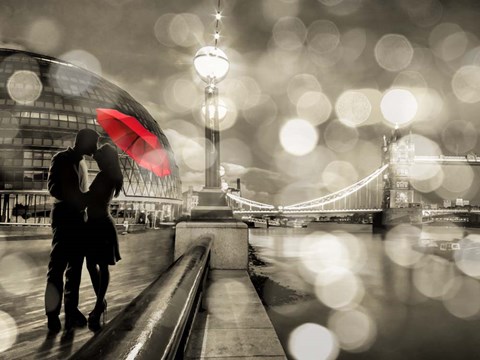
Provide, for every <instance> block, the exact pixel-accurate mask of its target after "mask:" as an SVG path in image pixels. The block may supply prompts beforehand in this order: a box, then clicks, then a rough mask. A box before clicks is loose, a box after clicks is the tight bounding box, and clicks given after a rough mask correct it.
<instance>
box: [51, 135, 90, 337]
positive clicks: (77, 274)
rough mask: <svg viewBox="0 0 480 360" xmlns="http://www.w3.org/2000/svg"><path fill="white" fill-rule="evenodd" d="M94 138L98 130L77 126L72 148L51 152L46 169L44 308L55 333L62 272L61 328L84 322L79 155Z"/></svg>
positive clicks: (84, 178) (83, 172) (84, 181)
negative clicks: (48, 227) (48, 236)
mask: <svg viewBox="0 0 480 360" xmlns="http://www.w3.org/2000/svg"><path fill="white" fill-rule="evenodd" d="M98 138H99V134H98V133H97V132H96V131H94V130H92V129H82V130H80V131H79V132H78V133H77V136H76V138H75V146H74V147H73V148H70V147H69V148H68V149H66V150H64V151H60V152H59V153H57V154H55V155H54V156H53V158H52V162H51V165H50V170H49V173H48V191H49V192H50V194H51V195H52V196H53V197H54V198H55V203H54V206H53V209H52V233H53V239H52V250H51V253H50V262H49V264H48V272H47V288H46V290H45V311H46V314H47V318H48V329H49V331H50V332H51V333H58V332H59V331H60V329H61V323H60V319H59V314H60V309H61V306H62V294H63V276H64V274H65V295H64V297H65V298H64V302H65V303H64V310H65V331H67V332H68V331H71V330H72V329H73V328H74V327H75V326H80V327H82V326H85V325H86V324H87V321H86V318H85V316H84V315H83V314H82V313H81V312H80V311H79V310H78V296H79V287H80V280H81V276H82V266H83V259H84V251H83V248H82V241H83V240H84V238H83V236H82V234H83V233H84V232H85V221H84V214H85V201H84V197H83V192H86V191H87V190H88V173H87V172H88V169H87V165H86V163H85V160H84V159H83V156H84V155H92V154H93V153H94V152H95V150H96V149H97V141H98Z"/></svg>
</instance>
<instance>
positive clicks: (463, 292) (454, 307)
mask: <svg viewBox="0 0 480 360" xmlns="http://www.w3.org/2000/svg"><path fill="white" fill-rule="evenodd" d="M446 287H447V288H448V290H447V293H446V294H445V295H444V296H443V305H444V306H445V308H446V309H447V310H448V311H449V312H450V314H452V315H453V316H456V317H458V318H461V319H470V318H477V317H478V315H479V312H480V301H478V299H479V298H480V284H479V283H478V281H477V280H475V279H471V278H468V277H465V276H457V277H455V278H453V279H451V280H450V281H449V282H448V283H447V285H446Z"/></svg>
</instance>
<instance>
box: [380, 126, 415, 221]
mask: <svg viewBox="0 0 480 360" xmlns="http://www.w3.org/2000/svg"><path fill="white" fill-rule="evenodd" d="M382 157H383V164H388V165H389V166H388V170H387V172H386V173H385V175H384V179H383V201H382V208H383V216H382V223H383V224H384V225H395V224H399V223H405V222H409V223H418V222H421V208H419V207H418V206H417V204H415V203H414V189H413V187H412V185H411V183H410V173H411V167H412V165H413V163H414V159H415V145H414V144H413V143H412V142H411V140H410V138H409V137H407V138H403V139H402V137H401V133H400V130H399V129H398V128H395V129H394V130H393V131H392V134H391V135H390V137H389V138H387V137H386V136H384V137H383V146H382Z"/></svg>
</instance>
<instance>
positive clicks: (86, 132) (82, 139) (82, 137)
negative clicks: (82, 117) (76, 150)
mask: <svg viewBox="0 0 480 360" xmlns="http://www.w3.org/2000/svg"><path fill="white" fill-rule="evenodd" d="M99 137H100V134H99V133H97V132H96V131H95V130H93V129H80V130H79V131H78V133H77V136H76V137H75V145H79V144H81V143H83V144H85V143H89V142H97V140H98V138H99Z"/></svg>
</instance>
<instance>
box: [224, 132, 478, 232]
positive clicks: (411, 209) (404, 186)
mask: <svg viewBox="0 0 480 360" xmlns="http://www.w3.org/2000/svg"><path fill="white" fill-rule="evenodd" d="M381 149H382V164H381V166H380V167H379V168H378V169H376V170H375V171H373V172H372V173H371V174H369V175H368V176H366V177H364V178H363V179H361V180H359V181H357V182H356V183H354V184H352V185H350V186H347V187H345V188H343V189H341V190H338V191H335V192H333V193H330V194H327V195H324V196H321V197H319V198H315V199H312V200H308V201H303V202H300V203H296V204H290V205H283V206H274V205H271V204H265V203H260V202H257V201H253V200H250V199H246V198H243V197H241V196H240V195H237V194H234V193H231V192H230V193H227V200H228V203H229V205H230V206H231V207H232V209H233V212H234V214H236V215H239V216H245V215H250V216H252V217H261V216H290V217H294V216H299V215H321V214H325V215H332V214H354V213H368V214H373V215H374V218H375V219H376V221H377V222H379V221H381V223H382V224H383V225H394V224H398V223H402V222H410V223H422V222H425V219H426V218H430V219H431V218H432V217H438V216H443V215H444V214H461V213H463V214H465V213H466V214H470V215H473V214H477V213H480V210H479V209H475V208H469V209H461V208H439V209H424V208H423V203H424V201H423V199H422V193H421V192H419V191H417V190H415V189H414V188H413V186H412V184H411V171H412V167H413V166H414V165H420V166H421V165H424V164H425V165H428V164H437V165H457V166H477V165H480V157H478V156H477V155H476V154H473V153H471V154H467V155H432V156H429V155H416V154H415V145H414V144H413V142H412V141H411V140H410V138H409V137H404V138H402V137H401V136H400V132H399V130H398V129H395V130H394V131H393V132H392V134H391V136H390V137H388V138H387V137H386V136H384V137H383V145H382V148H381ZM380 218H381V219H380ZM474 221H476V222H477V219H476V218H474Z"/></svg>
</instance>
